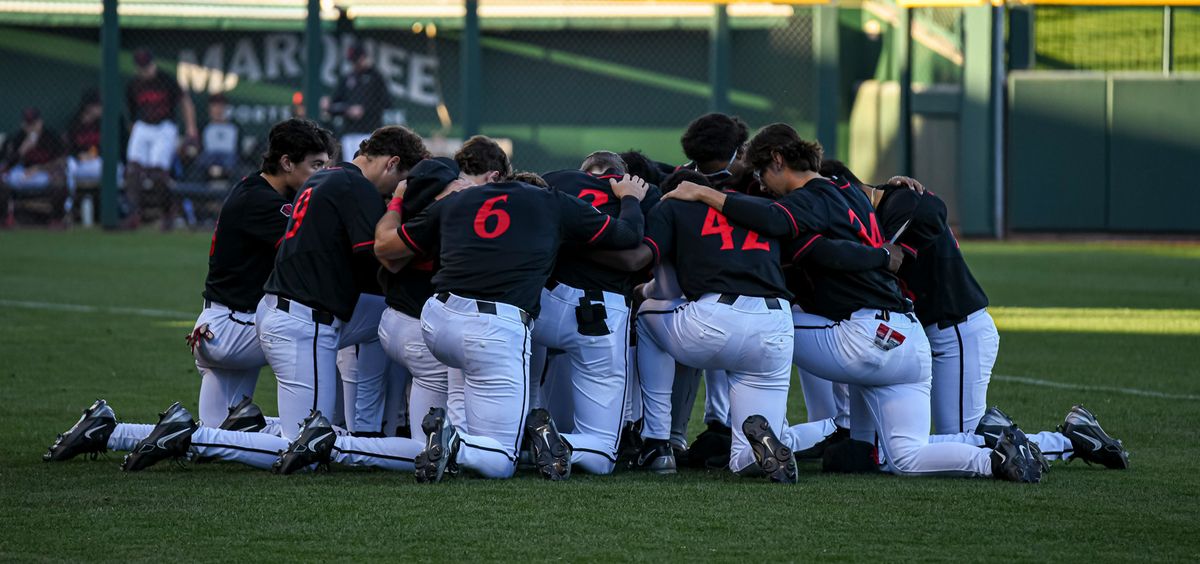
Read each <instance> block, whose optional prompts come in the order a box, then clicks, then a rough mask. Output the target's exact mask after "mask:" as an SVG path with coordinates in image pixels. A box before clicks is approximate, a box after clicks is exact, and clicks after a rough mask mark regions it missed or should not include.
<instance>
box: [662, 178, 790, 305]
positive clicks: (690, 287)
mask: <svg viewBox="0 0 1200 564" xmlns="http://www.w3.org/2000/svg"><path fill="white" fill-rule="evenodd" d="M646 245H647V246H648V247H650V250H651V251H652V252H653V253H654V259H655V262H656V263H657V262H659V261H662V260H667V261H670V262H671V263H673V264H674V265H675V269H676V271H677V272H678V278H679V285H680V287H681V288H683V295H684V296H685V297H687V299H689V300H696V299H698V298H700V296H702V295H704V294H709V293H719V294H738V295H742V296H758V297H763V298H787V299H790V298H791V294H790V293H788V290H787V286H786V285H785V284H784V279H783V271H782V269H781V268H780V265H779V256H780V254H779V253H780V245H779V241H777V240H775V239H769V238H766V237H763V236H761V235H759V234H758V233H756V232H754V231H750V230H748V229H745V228H744V227H742V226H740V225H736V224H732V223H730V222H729V221H728V220H727V219H725V216H723V215H721V213H720V212H718V211H717V210H715V209H713V208H710V207H708V206H706V205H704V204H702V203H700V202H682V201H679V200H664V201H663V202H662V203H660V204H659V205H658V206H656V207H655V208H654V210H653V211H651V212H650V216H649V217H648V218H647V220H646Z"/></svg>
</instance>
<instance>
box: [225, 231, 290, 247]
mask: <svg viewBox="0 0 1200 564" xmlns="http://www.w3.org/2000/svg"><path fill="white" fill-rule="evenodd" d="M216 242H217V237H216V234H214V235H213V243H214V244H216ZM282 244H283V237H280V238H279V240H278V241H275V248H276V249H278V248H279V246H280V245H282Z"/></svg>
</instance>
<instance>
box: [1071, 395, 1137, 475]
mask: <svg viewBox="0 0 1200 564" xmlns="http://www.w3.org/2000/svg"><path fill="white" fill-rule="evenodd" d="M1058 432H1060V433H1062V434H1063V435H1066V437H1067V438H1068V439H1070V440H1071V447H1072V448H1073V449H1074V450H1075V454H1073V455H1072V456H1071V460H1074V459H1075V458H1081V459H1083V461H1084V462H1087V463H1089V464H1091V463H1093V462H1094V463H1096V464H1100V465H1103V466H1104V467H1105V468H1112V469H1114V470H1125V469H1127V468H1129V452H1128V451H1126V450H1125V445H1124V444H1122V443H1121V441H1119V440H1117V439H1114V438H1112V437H1110V436H1108V433H1106V432H1104V429H1102V428H1101V427H1100V422H1099V421H1096V416H1095V415H1092V412H1090V411H1088V410H1087V409H1084V407H1083V406H1082V405H1076V406H1074V407H1072V408H1071V411H1069V412H1067V417H1066V419H1065V420H1064V421H1063V424H1062V425H1059V426H1058Z"/></svg>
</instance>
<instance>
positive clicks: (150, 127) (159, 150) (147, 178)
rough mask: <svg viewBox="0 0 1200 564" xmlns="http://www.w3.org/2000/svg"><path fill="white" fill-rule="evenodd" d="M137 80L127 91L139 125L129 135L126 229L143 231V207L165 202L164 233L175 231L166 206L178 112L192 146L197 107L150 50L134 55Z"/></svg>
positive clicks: (175, 140)
mask: <svg viewBox="0 0 1200 564" xmlns="http://www.w3.org/2000/svg"><path fill="white" fill-rule="evenodd" d="M133 62H134V64H136V65H137V74H136V75H135V76H134V78H133V80H131V81H130V82H129V84H128V85H127V86H126V87H125V103H126V105H127V107H128V109H129V115H130V117H131V118H132V119H133V120H134V121H133V129H132V130H131V131H130V132H129V147H128V150H127V153H126V155H125V158H126V161H127V165H128V166H127V168H126V171H125V172H126V176H125V197H126V198H128V199H129V207H130V210H129V217H127V218H126V220H125V225H126V227H127V228H130V229H136V228H137V227H138V226H140V225H141V221H142V219H141V213H142V209H143V204H149V203H150V202H148V201H147V200H148V199H151V198H153V199H160V200H163V201H162V202H160V203H161V205H162V207H163V227H164V228H166V227H169V226H170V220H171V219H172V215H173V213H174V209H173V207H174V206H172V205H171V204H170V203H168V202H166V201H165V200H166V191H167V189H168V187H169V186H168V184H169V181H170V173H169V172H168V171H169V170H170V169H171V165H172V164H173V163H174V161H175V151H176V149H177V148H178V146H179V126H178V125H176V123H175V107H176V106H178V107H179V109H180V111H181V113H182V114H183V124H184V132H185V135H186V136H187V138H188V139H189V140H195V139H197V138H198V137H199V135H198V133H197V130H196V106H195V105H193V104H192V99H191V97H189V96H186V95H185V94H184V92H183V89H181V88H180V87H179V81H178V80H176V79H175V77H173V76H171V75H170V74H167V73H166V72H165V71H163V70H162V69H160V68H158V65H157V64H155V62H154V55H153V54H151V53H150V50H148V49H145V48H143V49H138V50H137V51H135V52H134V53H133Z"/></svg>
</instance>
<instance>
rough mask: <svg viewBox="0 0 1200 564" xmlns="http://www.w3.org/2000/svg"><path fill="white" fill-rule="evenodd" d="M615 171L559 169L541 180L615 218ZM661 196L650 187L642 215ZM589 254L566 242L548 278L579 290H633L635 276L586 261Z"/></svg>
mask: <svg viewBox="0 0 1200 564" xmlns="http://www.w3.org/2000/svg"><path fill="white" fill-rule="evenodd" d="M621 177H622V175H620V174H617V173H616V172H615V171H611V170H610V171H606V172H605V173H604V174H589V173H587V172H584V171H582V170H560V171H555V172H550V173H546V175H544V176H543V177H542V178H543V179H545V181H546V182H547V183H548V184H550V186H551V188H553V189H554V190H558V191H559V192H562V193H563V194H566V195H568V196H573V197H576V198H579V199H581V200H583V201H585V202H587V203H589V204H591V205H592V206H593V207H595V208H596V209H598V210H600V211H601V212H603V213H605V214H607V215H609V216H612V217H617V216H619V215H620V214H621V198H619V197H617V195H616V194H614V193H613V191H612V186H611V184H610V182H609V181H610V180H617V181H620V180H621ZM660 196H661V194H660V193H659V190H658V188H657V187H650V188H649V189H647V191H646V197H645V198H643V199H642V212H643V213H645V214H647V215H649V211H650V209H651V208H652V207H654V204H656V203H658V200H659V198H660ZM586 252H588V251H587V250H586V248H585V246H584V245H583V244H581V243H566V244H564V245H563V248H562V251H561V252H560V253H559V256H558V260H557V262H556V264H555V266H554V271H553V273H552V274H551V276H550V278H551V279H552V280H555V281H557V282H562V283H563V284H566V285H568V286H571V287H574V288H578V289H581V290H603V291H606V292H613V293H617V294H621V295H628V294H629V292H630V291H631V290H632V289H633V286H634V284H635V279H637V278H638V277H639V276H638V274H637V273H630V272H626V271H623V270H617V269H614V268H609V267H607V266H603V265H601V264H598V263H596V262H593V261H591V260H588V259H587V258H586V256H584V253H586Z"/></svg>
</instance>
